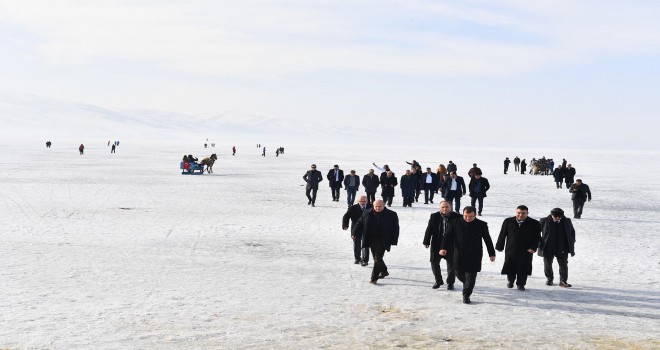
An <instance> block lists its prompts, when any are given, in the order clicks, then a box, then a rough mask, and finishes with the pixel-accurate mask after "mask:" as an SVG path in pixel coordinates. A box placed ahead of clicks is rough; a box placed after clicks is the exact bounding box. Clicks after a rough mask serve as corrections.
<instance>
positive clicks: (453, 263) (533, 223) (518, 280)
mask: <svg viewBox="0 0 660 350" xmlns="http://www.w3.org/2000/svg"><path fill="white" fill-rule="evenodd" d="M528 213H529V210H528V208H527V206H525V205H519V206H518V207H517V208H516V211H515V216H513V217H509V218H506V219H504V221H503V222H502V227H501V229H500V233H499V236H498V238H497V241H496V244H495V245H493V241H492V239H491V236H490V233H489V230H488V224H487V223H486V222H485V221H482V220H479V219H477V209H476V208H475V207H473V206H466V207H465V208H464V209H463V212H462V215H460V214H458V213H456V212H454V211H452V207H451V203H450V202H449V201H442V202H440V210H439V211H438V212H435V213H432V214H431V215H430V218H429V221H428V224H427V227H426V231H425V233H424V238H423V240H422V244H423V245H424V247H426V248H427V249H429V250H430V262H431V271H432V273H433V276H434V279H435V283H434V284H433V286H432V288H433V289H438V288H440V286H442V285H444V280H443V278H442V272H441V268H440V262H441V260H442V259H445V260H446V262H447V279H446V282H447V290H454V284H455V280H456V279H458V280H459V281H461V282H462V284H463V291H462V295H463V303H466V304H470V303H471V299H470V297H471V295H472V292H473V290H474V287H475V284H476V280H477V274H478V272H480V271H481V261H482V258H483V245H484V244H485V246H486V252H487V254H488V257H489V259H490V261H491V262H494V261H495V257H496V251H500V252H502V251H503V252H504V264H503V266H502V270H501V274H502V275H506V276H507V288H513V286H514V284H515V285H516V286H517V289H518V290H520V291H524V290H525V285H526V284H527V277H528V276H529V275H531V274H532V261H533V256H534V254H535V253H536V254H537V255H539V256H540V257H543V262H544V274H545V277H546V282H545V284H546V285H548V286H552V285H553V284H554V272H553V268H552V267H553V262H554V259H555V258H556V259H557V263H558V265H559V286H561V287H564V288H569V287H571V286H572V285H571V284H569V283H568V255H569V254H570V255H571V256H574V255H575V229H574V228H573V225H572V223H571V220H570V219H568V218H566V217H565V216H564V212H563V210H562V209H560V208H554V209H552V210H551V211H550V214H549V215H548V216H547V217H544V218H541V219H540V220H535V219H533V218H531V217H529V216H528ZM349 221H350V222H351V225H350V229H351V238H352V240H353V251H354V257H355V264H361V265H362V266H367V265H368V264H369V252H370V251H371V255H372V257H373V260H374V265H373V269H372V271H371V278H370V280H369V282H370V283H372V284H377V283H378V280H379V279H382V278H385V277H386V276H388V275H389V272H388V270H387V265H386V264H385V262H384V261H383V258H384V255H385V252H386V251H388V252H389V251H390V249H391V247H392V246H395V245H397V243H398V238H399V219H398V216H397V213H396V212H394V211H392V210H390V209H388V208H386V206H385V201H384V200H382V199H378V200H375V201H374V202H373V207H370V204H369V203H368V201H367V197H366V196H365V195H361V196H359V197H358V204H355V205H352V206H351V207H349V208H348V210H347V212H346V214H344V216H343V218H342V229H343V230H348V229H349Z"/></svg>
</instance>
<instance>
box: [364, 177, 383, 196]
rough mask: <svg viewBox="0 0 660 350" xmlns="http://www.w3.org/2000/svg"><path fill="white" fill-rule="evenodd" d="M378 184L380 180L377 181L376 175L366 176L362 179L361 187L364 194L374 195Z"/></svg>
mask: <svg viewBox="0 0 660 350" xmlns="http://www.w3.org/2000/svg"><path fill="white" fill-rule="evenodd" d="M379 184H380V180H378V176H377V175H376V174H367V175H364V177H363V178H362V186H364V192H367V193H376V191H377V190H378V185H379Z"/></svg>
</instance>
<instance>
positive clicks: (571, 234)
mask: <svg viewBox="0 0 660 350" xmlns="http://www.w3.org/2000/svg"><path fill="white" fill-rule="evenodd" d="M539 223H540V224H541V232H542V233H543V234H542V236H541V241H539V250H537V251H536V254H538V255H539V256H543V255H544V254H545V246H546V244H547V243H548V239H550V236H551V233H552V228H550V224H552V223H553V220H552V216H551V215H548V216H547V217H544V218H541V220H539ZM559 224H560V225H563V226H564V230H563V231H564V232H565V234H566V236H565V237H564V239H566V242H568V253H570V254H571V256H574V255H575V228H573V223H572V222H571V219H569V218H567V217H565V216H564V217H562V218H561V221H560V222H559ZM551 253H552V254H554V253H555V252H551Z"/></svg>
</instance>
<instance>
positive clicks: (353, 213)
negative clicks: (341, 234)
mask: <svg viewBox="0 0 660 350" xmlns="http://www.w3.org/2000/svg"><path fill="white" fill-rule="evenodd" d="M357 201H358V204H355V205H351V206H350V207H348V210H346V214H344V217H343V218H342V221H341V226H342V229H343V230H344V231H346V230H347V229H348V221H349V220H350V221H351V234H352V232H353V228H355V224H357V222H358V220H360V217H362V214H363V213H364V212H365V211H366V210H368V209H371V204H368V203H367V196H365V195H360V196H358V200H357ZM353 255H354V256H355V263H356V264H362V266H367V265H369V249H362V236H359V237H355V238H353Z"/></svg>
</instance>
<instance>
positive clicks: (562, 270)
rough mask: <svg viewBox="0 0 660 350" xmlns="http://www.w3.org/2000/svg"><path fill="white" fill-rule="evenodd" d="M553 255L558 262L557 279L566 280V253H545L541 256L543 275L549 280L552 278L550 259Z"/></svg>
mask: <svg viewBox="0 0 660 350" xmlns="http://www.w3.org/2000/svg"><path fill="white" fill-rule="evenodd" d="M555 257H556V258H557V263H558V264H559V281H560V282H566V281H568V253H557V254H549V255H548V254H545V256H544V257H543V272H545V277H546V278H547V279H548V280H550V281H552V280H553V279H554V274H553V272H552V261H553V260H554V259H555Z"/></svg>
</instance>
